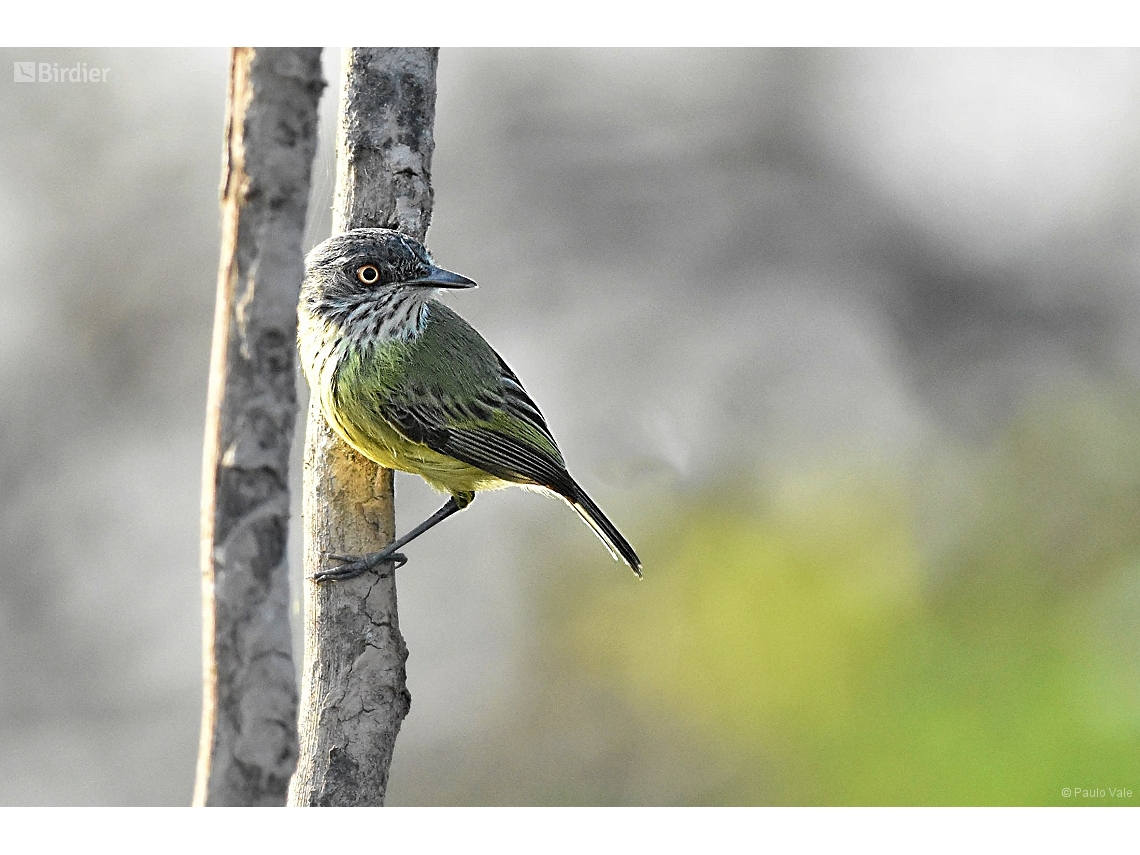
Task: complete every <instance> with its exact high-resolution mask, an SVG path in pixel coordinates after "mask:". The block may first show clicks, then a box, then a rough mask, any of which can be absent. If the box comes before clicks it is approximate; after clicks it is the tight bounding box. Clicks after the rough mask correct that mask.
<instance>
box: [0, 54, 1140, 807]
mask: <svg viewBox="0 0 1140 855" xmlns="http://www.w3.org/2000/svg"><path fill="white" fill-rule="evenodd" d="M2 53H3V60H4V61H3V63H0V72H2V73H3V74H5V75H7V73H8V72H7V69H8V68H9V67H12V63H13V62H14V61H28V60H35V61H37V62H52V63H58V64H59V65H61V66H73V65H74V64H75V63H77V62H79V63H87V65H88V67H100V68H109V69H110V71H109V73H108V80H107V82H106V83H95V84H48V83H43V84H39V83H37V84H18V83H14V82H8V83H4V84H3V85H0V101H2V103H0V116H3V119H0V228H2V230H3V234H4V235H5V236H6V237H5V239H4V240H3V241H0V305H2V307H3V308H2V311H0V396H2V400H3V407H2V408H0V431H2V444H0V543H2V556H0V574H2V576H0V585H2V593H0V804H7V805H37V804H38V805H161V804H169V805H181V804H187V803H188V802H189V799H190V794H191V789H192V785H193V777H194V770H195V758H196V752H197V743H198V727H199V714H200V685H201V677H200V669H201V662H200V651H201V640H200V631H201V630H200V601H199V597H200V591H199V575H198V561H199V558H198V502H199V490H200V473H201V450H202V436H203V428H204V407H205V397H206V375H207V369H208V363H209V350H210V335H211V324H212V316H213V303H214V291H215V277H216V266H217V260H218V252H219V246H218V243H219V233H220V231H219V213H218V202H217V188H218V179H219V175H220V163H221V158H220V153H221V140H222V125H223V117H224V102H225V94H226V74H227V62H228V59H227V52H226V51H224V50H217V49H215V50H200V51H191V50H161V51H157V50H156V51H150V50H118V51H117V50H48V49H34V50H32V49H21V50H5V51H3V52H2ZM339 62H340V52H339V51H338V50H336V49H330V50H328V51H326V53H325V63H326V77H327V78H328V79H329V81H330V83H331V86H330V89H329V91H327V92H326V95H325V100H324V104H323V110H324V114H325V118H326V122H325V125H324V128H325V133H324V138H323V139H322V153H321V154H320V156H319V158H318V161H317V163H316V165H315V168H314V191H313V207H312V210H311V217H310V220H311V222H310V226H309V229H308V232H309V239H308V241H307V244H308V246H311V245H313V244H315V243H317V242H319V241H320V240H322V239H324V238H325V237H327V235H328V230H329V216H328V208H329V205H330V204H331V194H332V185H333V166H332V152H331V146H330V141H331V134H332V127H333V124H332V121H333V117H334V115H335V98H336V82H337V76H338V73H339V72H338V69H339ZM436 146H437V147H436V153H435V159H434V165H433V178H434V186H435V193H436V200H435V215H434V224H433V226H432V228H431V230H430V232H429V234H428V243H429V245H430V246H431V248H432V250H433V252H434V254H435V256H436V259H437V261H439V263H440V264H442V265H444V266H446V267H449V268H451V269H454V270H458V271H460V272H462V273H464V274H466V275H468V276H471V277H472V278H474V279H476V280H477V281H478V282H479V283H480V285H481V288H480V289H479V290H478V291H475V292H472V293H465V294H462V295H449V296H448V298H447V299H448V301H449V303H450V304H451V305H452V306H453V307H454V308H456V309H457V310H458V311H460V312H461V313H462V314H463V315H464V316H465V317H466V318H468V319H469V320H470V321H471V322H472V323H473V324H474V325H475V326H476V327H477V328H478V329H480V331H482V332H483V334H484V335H485V336H486V337H487V338H488V339H489V340H490V341H491V342H492V343H493V344H494V345H495V346H496V347H497V348H498V349H499V350H500V352H501V353H502V354H503V355H504V357H505V358H506V360H507V361H508V362H509V363H510V364H511V366H512V367H513V368H514V369H515V370H516V372H517V373H518V374H519V375H520V376H521V378H522V379H523V380H524V382H525V383H526V385H527V387H528V389H529V391H530V392H531V394H532V395H533V396H534V398H535V399H536V400H537V401H538V402H539V404H540V405H541V406H542V408H543V410H544V412H545V413H546V416H547V418H548V420H549V422H550V424H551V426H552V428H553V429H554V432H555V433H556V435H557V436H558V437H559V440H560V442H561V444H562V447H563V450H564V452H565V454H566V458H567V460H568V462H569V464H570V466H571V469H572V471H574V473H575V474H576V476H577V478H578V480H579V481H581V482H582V483H583V485H584V486H585V487H586V488H587V489H589V490H590V492H591V493H592V495H593V496H594V498H595V499H597V501H598V502H599V504H601V505H602V506H603V507H604V508H605V509H606V511H607V513H608V514H609V515H610V516H612V517H613V519H614V520H615V521H616V522H617V523H618V524H619V526H620V527H621V529H622V530H623V532H624V533H625V534H626V535H627V536H628V537H629V539H630V540H631V541H632V542H633V543H634V544H635V545H636V546H637V547H638V550H639V552H640V553H641V555H642V558H643V559H644V562H645V568H646V570H645V579H644V580H642V581H641V582H638V581H637V580H635V579H634V578H633V576H632V575H631V574H630V573H629V572H628V571H627V570H625V569H624V568H622V567H620V566H619V565H617V564H615V563H614V562H613V561H612V560H611V559H610V558H609V557H608V555H607V554H606V552H605V550H604V549H603V548H602V546H601V545H600V544H599V543H598V541H597V540H596V539H595V538H594V536H593V535H592V534H591V533H590V531H589V530H588V529H587V528H586V527H585V526H584V525H582V524H581V522H580V521H579V520H578V518H577V517H576V515H575V514H573V513H572V512H570V511H569V510H568V509H567V508H566V507H564V506H563V505H561V504H560V503H557V502H552V501H549V500H546V499H543V498H541V497H538V496H536V495H534V494H528V493H524V492H522V491H507V492H501V493H495V494H487V495H485V496H484V497H482V498H481V499H480V500H479V501H478V502H476V503H475V504H474V506H473V507H472V508H471V509H470V510H468V511H467V512H466V513H464V514H461V515H460V516H458V517H456V518H454V519H453V520H452V521H449V522H448V523H447V524H446V525H445V526H443V527H441V528H439V529H437V530H435V531H433V532H432V534H431V535H430V536H428V537H425V538H424V539H422V540H420V541H417V543H416V544H415V546H414V547H413V548H412V549H411V551H410V557H411V559H412V561H411V563H410V564H409V565H408V567H407V568H406V569H404V570H402V571H401V572H400V575H399V592H400V610H401V624H402V628H403V632H404V634H405V636H406V638H407V641H408V646H409V648H410V651H411V657H410V659H409V662H408V679H409V686H410V689H411V692H412V697H413V701H412V710H411V714H410V715H409V717H408V719H407V720H406V722H405V724H404V728H403V732H402V733H401V736H400V741H399V742H398V744H397V750H396V757H395V762H394V765H393V768H392V775H391V784H390V790H389V803H390V804H397V805H410V804H437V805H465V804H500V805H501V804H510V805H531V804H536V805H561V804H591V805H594V804H601V805H610V804H614V805H628V804H658V805H686V804H709V805H717V804H749V805H764V804H810V805H847V804H855V805H868V804H902V805H907V804H976V805H990V804H998V805H1001V804H1015V805H1021V804H1028V805H1036V804H1074V803H1078V804H1122V803H1123V804H1136V803H1137V799H1136V797H1135V796H1134V795H1133V796H1131V797H1126V798H1114V797H1112V795H1111V791H1110V788H1129V789H1131V791H1132V793H1133V794H1135V793H1137V792H1140V775H1138V772H1137V766H1136V762H1135V760H1136V757H1137V756H1138V752H1140V525H1138V523H1140V441H1138V437H1140V344H1138V340H1137V336H1136V333H1135V330H1136V329H1137V325H1138V322H1140V289H1138V288H1137V277H1138V273H1140V192H1138V191H1140V53H1137V52H1135V51H1115V50H919V51H911V50H685V51H682V50H622V51H615V50H581V51H579V50H541V51H528V50H458V49H445V50H444V51H443V52H442V54H441V59H440V65H439V100H438V115H437V120H436ZM300 385H301V384H299V386H300ZM301 391H302V395H303V400H304V399H305V390H304V389H303V388H302V390H301ZM302 412H303V411H302ZM300 444H301V438H300V436H299V437H298V442H297V447H298V450H299V448H300ZM295 471H296V475H297V477H296V478H295V483H296V484H297V485H298V487H299V484H300V477H299V471H300V470H299V468H298V469H297V470H295ZM294 500H295V501H294V504H295V505H296V507H297V508H298V511H297V516H298V519H299V507H300V499H299V496H295V497H294ZM438 503H439V498H438V497H437V496H436V495H435V494H433V493H432V492H431V491H430V490H429V489H428V488H427V487H426V486H425V485H424V484H423V483H422V482H420V481H419V480H417V479H414V478H412V477H410V476H403V475H401V476H399V477H398V479H397V507H398V511H399V516H398V524H399V529H400V530H401V531H402V530H406V529H407V528H408V527H410V526H411V525H414V524H415V523H416V522H418V521H419V520H420V519H422V518H423V517H424V516H426V515H427V514H428V513H430V512H431V511H432V510H434V509H435V508H436V507H437V505H438ZM298 530H299V525H298V526H295V530H294V536H293V555H294V556H298V555H299V540H298V537H297V531H298ZM293 566H294V568H295V569H294V573H295V579H296V587H295V591H299V589H300V588H299V586H300V575H299V574H300V571H299V568H298V567H297V560H296V557H295V558H294V561H293ZM293 599H294V603H295V609H294V620H295V627H294V629H295V631H296V630H299V628H300V622H301V615H300V612H299V608H300V607H299V603H300V596H299V595H298V594H297V593H296V592H295V593H294V597H293ZM297 651H298V654H297V658H298V662H299V660H300V653H299V651H300V641H299V639H298V646H297ZM1064 787H1075V788H1087V789H1090V790H1093V789H1097V788H1100V789H1103V790H1104V795H1103V796H1097V795H1096V794H1092V795H1089V796H1087V797H1083V798H1073V797H1070V798H1064V797H1063V796H1062V788H1064Z"/></svg>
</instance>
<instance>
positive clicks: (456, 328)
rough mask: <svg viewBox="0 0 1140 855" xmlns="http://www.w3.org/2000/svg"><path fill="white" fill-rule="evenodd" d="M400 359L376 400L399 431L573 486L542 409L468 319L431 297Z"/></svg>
mask: <svg viewBox="0 0 1140 855" xmlns="http://www.w3.org/2000/svg"><path fill="white" fill-rule="evenodd" d="M400 362H401V365H400V368H399V370H398V371H397V372H394V374H393V376H392V377H391V378H390V383H388V384H385V386H386V388H385V389H384V390H383V392H379V393H378V394H377V396H376V398H375V399H374V401H375V405H376V407H377V409H378V411H379V414H380V415H381V416H383V418H384V419H385V420H386V421H387V422H388V423H389V424H391V425H392V426H393V427H395V428H396V429H397V430H399V432H400V433H401V434H403V435H404V436H405V437H407V438H408V439H410V440H412V441H414V442H419V443H423V444H424V445H426V446H428V447H429V448H431V449H432V450H433V451H436V452H439V453H440V454H446V455H448V456H450V457H454V458H455V459H456V460H460V461H462V462H464V463H466V464H468V465H470V466H474V467H476V468H478V469H482V470H483V471H484V472H488V473H490V474H491V475H494V476H495V477H497V478H502V479H503V480H505V481H513V482H515V483H524V484H536V485H539V486H543V487H547V488H549V489H551V490H554V491H555V492H557V493H560V494H562V495H569V494H571V493H573V491H574V489H575V487H574V482H573V480H572V479H571V478H570V476H569V474H568V473H567V471H566V464H565V462H564V461H563V459H562V453H561V452H560V451H559V450H558V444H557V443H556V442H555V441H554V437H553V436H552V435H551V433H550V429H549V428H548V427H547V426H546V420H545V419H544V418H543V416H542V413H541V412H540V411H539V409H538V407H537V406H536V405H535V403H534V401H532V400H531V399H530V396H529V395H527V393H526V390H525V389H523V386H522V384H521V383H520V382H519V379H518V377H517V376H515V373H514V372H513V371H511V369H510V368H509V367H508V366H507V364H506V363H505V362H504V361H503V360H502V358H501V357H500V356H499V355H498V354H497V353H496V352H495V351H494V350H493V349H492V348H491V346H490V345H489V344H487V342H486V341H484V339H483V337H482V336H480V335H479V333H477V332H476V331H475V330H474V329H473V328H472V327H471V326H470V325H468V324H467V322H466V321H464V320H463V319H462V318H460V317H459V316H458V315H456V314H455V313H454V312H452V311H451V310H450V309H447V307H445V306H443V305H442V304H441V303H435V302H434V301H433V302H432V303H431V304H430V316H429V321H428V323H427V325H426V327H425V329H424V331H423V333H421V335H420V336H419V337H418V338H417V339H416V340H415V341H414V342H413V343H411V344H410V345H409V346H408V348H407V350H406V351H405V353H404V354H403V357H402V359H401V360H400Z"/></svg>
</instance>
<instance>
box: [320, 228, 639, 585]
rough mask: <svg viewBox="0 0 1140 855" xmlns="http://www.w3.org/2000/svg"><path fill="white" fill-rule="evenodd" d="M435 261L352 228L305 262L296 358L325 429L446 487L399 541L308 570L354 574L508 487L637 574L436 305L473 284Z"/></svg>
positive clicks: (521, 410) (395, 555)
mask: <svg viewBox="0 0 1140 855" xmlns="http://www.w3.org/2000/svg"><path fill="white" fill-rule="evenodd" d="M474 287H475V283H474V282H473V281H471V280H470V279H468V278H467V277H466V276H460V275H459V274H458V273H452V272H450V271H448V270H443V269H442V268H439V267H436V265H435V263H434V262H433V261H432V257H431V254H430V253H429V252H428V251H427V249H426V248H425V247H424V246H423V244H421V243H420V242H419V241H417V240H415V239H414V238H411V237H408V236H407V235H405V234H401V233H400V232H397V231H392V230H390V229H353V230H351V231H349V232H347V233H345V234H342V235H338V236H336V237H332V238H329V239H328V240H326V241H325V242H324V243H322V244H320V245H318V246H316V247H314V248H313V249H312V250H311V251H310V252H309V254H308V256H307V257H306V259H305V280H304V283H303V285H302V286H301V301H300V305H299V307H298V319H299V327H298V334H297V338H298V350H299V351H300V355H301V365H302V368H303V370H304V372H305V377H306V379H307V380H308V382H309V388H310V389H311V390H312V394H313V395H314V396H315V397H316V398H317V400H318V401H319V402H320V407H321V412H322V413H323V415H324V417H325V419H326V420H327V421H328V423H329V425H330V427H332V429H333V430H334V431H335V432H336V433H337V435H339V436H340V437H341V439H343V440H344V441H345V442H347V443H348V444H349V445H351V446H352V447H353V448H355V449H356V450H357V451H359V452H360V453H361V454H363V455H364V456H365V457H367V458H369V459H370V460H373V461H375V462H376V463H379V464H380V465H381V466H385V467H387V468H389V469H399V470H402V471H404V472H412V473H414V474H416V475H419V476H421V477H422V478H423V479H424V480H425V481H427V482H428V484H430V485H431V486H432V487H434V488H435V489H436V490H439V491H440V492H442V493H450V494H451V497H450V498H449V499H448V500H447V502H446V503H445V504H444V506H443V507H442V508H440V509H439V510H438V511H436V512H435V513H434V514H432V515H431V516H430V517H428V518H427V519H426V520H424V521H423V522H422V523H421V524H420V525H418V526H416V527H415V528H414V529H412V530H411V531H410V532H408V533H407V534H406V535H404V536H403V537H401V538H399V539H398V540H397V541H396V542H395V543H393V544H391V545H390V546H388V547H387V548H386V549H383V550H381V551H380V552H376V553H373V554H371V555H365V556H363V557H360V558H354V557H352V556H344V555H334V556H330V557H332V558H335V559H337V560H340V561H342V562H345V563H343V564H341V565H339V566H336V567H331V568H327V569H324V570H321V571H319V572H318V573H316V574H314V575H313V579H315V580H316V581H318V582H326V581H330V580H339V579H351V578H353V577H355V576H359V575H360V574H362V573H365V572H367V571H368V570H371V569H373V568H374V567H376V566H377V565H379V564H381V563H382V562H391V563H392V564H393V567H399V566H401V565H403V564H404V563H405V562H406V561H407V559H406V558H405V557H404V556H403V555H402V554H400V553H399V552H398V550H399V549H400V548H401V547H403V546H405V545H407V544H408V543H410V542H411V541H412V540H414V539H415V538H416V537H419V535H421V534H423V533H424V532H425V531H427V530H428V529H430V528H431V527H432V526H434V525H436V524H437V523H439V522H441V521H443V520H445V519H447V517H449V516H451V515H452V514H454V513H456V512H457V511H461V510H463V509H464V508H466V507H467V506H468V505H469V504H471V502H472V500H473V499H474V498H475V493H476V492H478V491H479V490H495V489H498V488H501V487H507V486H510V485H512V484H516V485H520V486H522V487H528V488H531V489H537V490H540V491H543V492H546V493H550V494H553V495H555V496H558V497H560V498H562V499H564V500H566V502H567V503H568V504H569V505H570V507H572V508H573V509H574V510H576V511H577V512H578V513H579V514H580V515H581V517H582V519H584V520H585V521H586V522H587V523H588V524H589V526H590V527H591V528H592V529H593V530H594V533H595V534H597V535H598V537H599V538H601V540H602V542H603V543H604V544H605V545H606V546H607V547H608V548H609V550H610V553H611V554H612V555H613V556H614V558H615V559H618V560H621V561H624V562H625V563H626V564H628V565H629V567H630V569H631V570H633V572H634V573H636V574H637V575H638V576H640V575H641V560H640V559H639V558H638V557H637V553H636V552H634V550H633V547H632V546H630V544H629V541H627V540H626V539H625V538H624V537H622V535H621V533H620V532H619V531H618V530H617V528H616V527H615V526H614V524H613V523H612V522H610V521H609V519H607V518H606V515H605V514H603V513H602V511H601V509H600V508H599V507H598V506H597V505H596V504H594V502H593V500H592V499H590V497H589V496H588V495H586V491H585V490H583V489H582V488H581V487H580V486H578V483H577V482H576V481H575V480H574V479H573V478H572V477H570V473H569V472H568V471H567V469H566V464H565V462H564V461H563V459H562V452H560V451H559V450H558V444H557V443H556V442H555V441H554V437H553V436H552V435H551V433H550V429H549V428H548V427H547V426H546V420H545V419H544V418H543V416H542V413H541V412H539V409H538V407H537V406H535V403H534V402H533V401H532V400H531V399H530V396H529V395H527V393H526V390H525V389H523V387H522V384H521V383H520V382H519V379H518V377H516V376H515V373H514V372H513V371H512V370H511V369H510V368H509V367H507V363H506V362H504V361H503V359H502V357H501V356H499V354H498V353H496V352H495V350H494V349H493V348H492V347H491V346H490V345H489V344H487V342H486V341H485V340H484V339H483V337H482V336H481V335H479V333H477V332H476V331H475V329H474V328H473V327H471V325H470V324H468V323H467V322H466V321H465V320H463V318H461V317H459V315H457V314H456V313H455V312H453V311H452V310H451V309H449V308H448V307H447V306H445V305H444V304H443V303H440V302H439V301H437V300H434V299H432V298H433V297H434V296H435V295H436V294H437V292H438V291H439V290H440V289H449V288H474Z"/></svg>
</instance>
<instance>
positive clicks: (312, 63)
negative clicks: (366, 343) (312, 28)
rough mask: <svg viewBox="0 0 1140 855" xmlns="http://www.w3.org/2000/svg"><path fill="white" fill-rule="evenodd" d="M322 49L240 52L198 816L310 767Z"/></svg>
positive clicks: (209, 533) (258, 799) (231, 137)
mask: <svg viewBox="0 0 1140 855" xmlns="http://www.w3.org/2000/svg"><path fill="white" fill-rule="evenodd" d="M320 59H321V52H320V49H319V48H304V49H302V48H297V49H284V48H256V49H254V48H237V49H235V50H234V51H233V52H232V54H231V58H230V84H229V101H228V104H227V113H226V131H225V150H224V160H223V165H222V191H221V195H222V214H223V227H222V253H221V264H220V267H219V271H218V296H217V306H216V309H215V316H214V342H213V351H212V354H211V359H210V385H209V394H208V398H207V409H206V441H205V452H204V459H203V475H202V599H203V621H202V623H203V648H204V649H203V654H204V674H203V699H202V734H201V743H200V746H199V754H198V775H197V781H196V782H195V787H194V804H195V805H280V804H284V802H285V796H286V792H287V787H288V783H289V777H290V775H291V774H292V773H293V769H294V766H295V765H296V759H297V729H296V716H297V686H296V678H295V676H294V670H293V653H292V645H291V638H290V633H289V577H288V568H287V565H286V556H285V541H286V536H287V534H288V527H289V479H288V472H289V448H290V445H291V444H292V439H293V425H294V424H295V422H296V419H297V400H296V388H295V385H294V384H295V372H294V367H293V364H294V363H293V359H294V357H293V354H294V352H295V346H296V345H295V342H296V338H297V314H296V306H297V295H298V293H299V289H300V285H301V278H302V275H303V256H302V246H301V242H302V239H303V236H304V228H305V214H306V210H307V207H308V198H309V178H310V172H311V169H312V163H313V154H314V152H315V151H316V141H317V119H318V117H317V104H318V101H319V100H320V95H321V90H322V89H323V88H324V85H325V84H324V80H323V79H322V77H321V61H320Z"/></svg>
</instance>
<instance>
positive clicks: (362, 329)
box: [311, 286, 436, 347]
mask: <svg viewBox="0 0 1140 855" xmlns="http://www.w3.org/2000/svg"><path fill="white" fill-rule="evenodd" d="M435 293H436V290H435V289H434V288H420V287H416V286H413V287H410V288H400V287H395V288H387V289H384V290H383V291H377V292H371V293H363V294H362V293H355V294H350V295H338V296H329V295H323V296H322V297H321V298H320V299H318V300H316V301H314V304H313V305H311V310H312V312H313V314H314V316H315V318H317V319H319V320H320V321H323V322H324V325H325V326H326V329H328V330H329V332H333V333H334V334H335V335H336V336H337V337H338V338H343V339H346V340H348V341H350V342H352V344H353V345H354V346H356V347H375V346H378V345H383V344H386V343H388V342H390V341H411V340H412V339H414V338H416V337H417V336H418V335H419V334H420V333H422V332H423V330H424V326H425V325H426V324H427V320H428V312H429V309H428V301H429V300H430V299H431V298H432V297H433V296H434V295H435ZM330 328H331V329H330Z"/></svg>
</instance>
